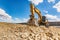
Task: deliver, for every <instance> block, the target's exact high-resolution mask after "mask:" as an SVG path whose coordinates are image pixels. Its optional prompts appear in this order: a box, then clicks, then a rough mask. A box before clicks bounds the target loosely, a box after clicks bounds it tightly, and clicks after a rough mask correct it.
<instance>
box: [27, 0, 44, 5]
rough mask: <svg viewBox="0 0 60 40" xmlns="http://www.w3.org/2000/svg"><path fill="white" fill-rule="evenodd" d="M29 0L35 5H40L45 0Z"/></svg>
mask: <svg viewBox="0 0 60 40" xmlns="http://www.w3.org/2000/svg"><path fill="white" fill-rule="evenodd" d="M28 1H31V2H32V3H34V4H35V5H38V4H39V3H42V2H43V0H28Z"/></svg>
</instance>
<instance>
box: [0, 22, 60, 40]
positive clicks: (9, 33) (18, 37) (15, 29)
mask: <svg viewBox="0 0 60 40" xmlns="http://www.w3.org/2000/svg"><path fill="white" fill-rule="evenodd" d="M0 40H60V28H56V27H54V26H50V27H49V28H46V27H44V26H40V27H36V26H29V25H24V24H11V23H0Z"/></svg>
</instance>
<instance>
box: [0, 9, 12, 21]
mask: <svg viewBox="0 0 60 40" xmlns="http://www.w3.org/2000/svg"><path fill="white" fill-rule="evenodd" d="M11 18H12V17H11V16H10V15H8V14H7V13H6V12H5V11H4V10H3V9H1V8H0V19H1V20H10V19H11Z"/></svg>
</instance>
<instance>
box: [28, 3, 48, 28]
mask: <svg viewBox="0 0 60 40" xmlns="http://www.w3.org/2000/svg"><path fill="white" fill-rule="evenodd" d="M30 11H31V15H30V19H29V21H28V24H29V25H34V26H40V25H45V26H46V27H48V20H47V19H46V17H45V16H42V14H41V12H40V11H39V10H38V9H37V8H36V7H35V6H34V5H33V4H32V3H30ZM35 13H37V14H38V19H37V20H36V18H35V17H34V14H35Z"/></svg>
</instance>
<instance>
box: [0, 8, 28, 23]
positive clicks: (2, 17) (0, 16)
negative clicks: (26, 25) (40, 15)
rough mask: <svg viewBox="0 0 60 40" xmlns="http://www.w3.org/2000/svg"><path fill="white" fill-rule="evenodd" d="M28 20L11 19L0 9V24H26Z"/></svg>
mask: <svg viewBox="0 0 60 40" xmlns="http://www.w3.org/2000/svg"><path fill="white" fill-rule="evenodd" d="M27 21H28V18H23V19H20V18H14V19H13V18H12V16H10V15H9V14H7V13H6V11H5V10H3V9H1V8H0V22H10V23H22V22H27Z"/></svg>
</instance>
